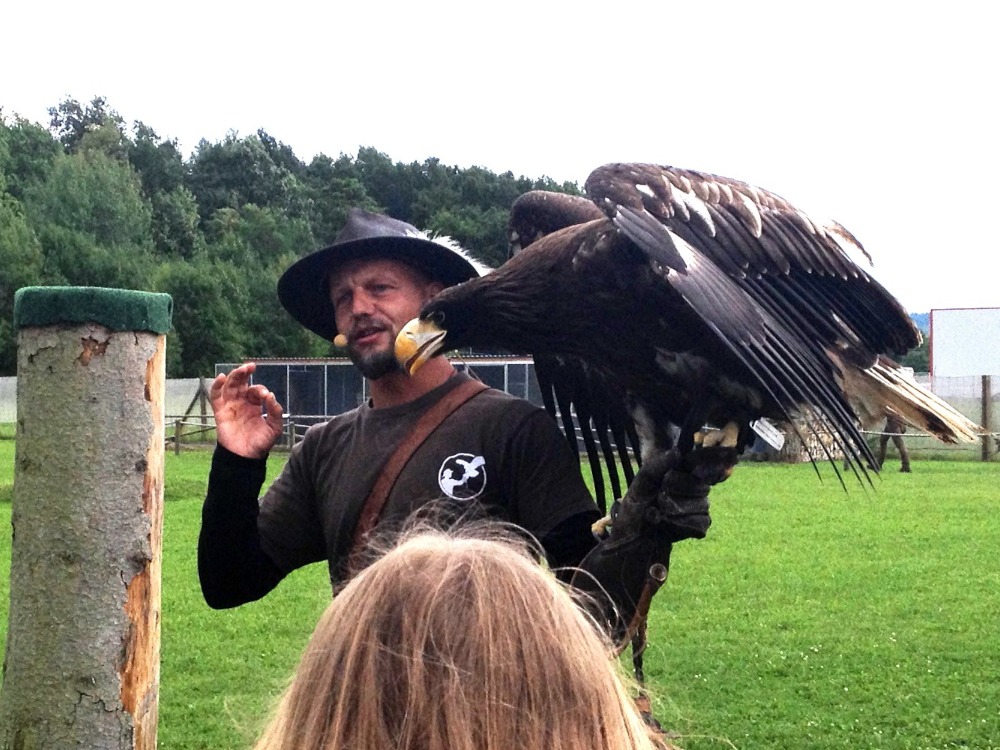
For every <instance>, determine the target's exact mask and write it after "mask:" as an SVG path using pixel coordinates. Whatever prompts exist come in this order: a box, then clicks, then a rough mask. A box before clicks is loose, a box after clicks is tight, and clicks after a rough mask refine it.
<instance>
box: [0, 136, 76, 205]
mask: <svg viewBox="0 0 1000 750" xmlns="http://www.w3.org/2000/svg"><path fill="white" fill-rule="evenodd" d="M0 143H2V144H3V145H2V147H0V173H2V174H3V175H4V181H5V183H6V189H7V191H8V192H9V193H10V194H11V195H12V196H13V197H15V198H17V199H18V200H20V199H22V198H23V197H24V191H25V189H26V188H27V187H28V186H30V185H35V184H38V183H39V182H42V181H43V180H45V178H46V177H47V176H48V173H49V171H50V170H51V168H52V164H53V162H54V161H55V159H56V157H57V156H59V155H60V152H61V148H60V146H59V142H58V141H56V140H55V139H54V138H53V137H52V134H51V133H49V132H48V131H47V130H46V129H45V128H43V127H41V126H40V125H35V124H34V123H30V122H28V121H27V120H24V119H22V118H15V119H14V120H13V121H12V122H10V123H8V122H7V121H5V120H4V119H2V118H0Z"/></svg>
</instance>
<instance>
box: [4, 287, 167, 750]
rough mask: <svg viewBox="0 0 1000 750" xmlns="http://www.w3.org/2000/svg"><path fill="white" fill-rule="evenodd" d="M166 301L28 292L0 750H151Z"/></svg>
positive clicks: (21, 344)
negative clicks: (123, 749) (126, 749)
mask: <svg viewBox="0 0 1000 750" xmlns="http://www.w3.org/2000/svg"><path fill="white" fill-rule="evenodd" d="M170 316H171V301H170V297H169V296H167V295H165V294H149V293H145V292H133V291H125V290H115V289H98V288H90V287H30V288H26V289H21V290H19V291H18V292H17V295H16V297H15V307H14V322H15V325H16V326H17V328H18V360H17V376H18V377H17V412H18V414H17V443H16V448H15V463H16V466H15V471H14V499H13V509H12V526H13V539H12V549H11V572H10V577H11V581H10V583H11V585H10V621H9V628H8V633H7V650H6V655H5V658H4V682H3V688H2V690H0V750H14V749H15V748H16V750H43V749H45V750H47V749H48V748H53V749H54V748H68V747H87V748H98V749H100V750H103V749H105V748H108V749H112V748H113V749H115V750H117V749H118V748H143V749H145V748H148V749H149V750H152V749H153V748H155V746H156V718H157V698H158V689H159V656H160V654H159V651H160V554H161V540H162V528H163V452H164V430H163V402H164V390H165V359H164V354H165V337H164V334H165V333H166V332H167V330H168V329H169V327H170Z"/></svg>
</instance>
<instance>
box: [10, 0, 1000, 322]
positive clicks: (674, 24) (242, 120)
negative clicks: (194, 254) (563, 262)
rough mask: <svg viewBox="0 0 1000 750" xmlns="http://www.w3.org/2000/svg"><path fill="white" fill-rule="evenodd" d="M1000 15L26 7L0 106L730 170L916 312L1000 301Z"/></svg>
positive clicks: (508, 162)
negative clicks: (998, 190)
mask: <svg viewBox="0 0 1000 750" xmlns="http://www.w3.org/2000/svg"><path fill="white" fill-rule="evenodd" d="M820 8H822V9H820ZM998 18H1000V11H998V10H996V9H994V7H993V6H992V4H990V3H981V2H975V3H973V2H971V1H966V0H958V1H957V2H956V1H954V0H953V1H952V2H950V3H947V4H943V3H933V4H932V3H924V2H920V3H902V2H899V3H896V2H892V3H885V2H883V3H879V2H876V0H867V1H866V2H854V1H853V0H849V1H847V2H843V1H840V0H838V1H837V2H827V3H822V4H820V3H806V2H777V1H776V0H758V1H757V2H729V1H728V0H722V1H717V2H697V1H696V0H695V1H694V2H692V0H686V1H685V2H683V3H681V2H673V1H671V0H660V1H658V2H657V1H652V0H651V1H650V2H628V0H615V2H612V3H607V4H597V3H587V2H582V1H581V0H575V1H573V2H547V1H546V0H534V1H533V2H522V1H521V0H512V1H510V2H495V3H491V4H487V3H475V2H461V3H458V2H444V1H443V0H425V1H424V2H408V3H379V2H375V1H373V0H368V1H367V2H365V1H364V0H355V1H354V2H350V3H346V2H337V0H334V2H328V3H322V4H321V3H317V2H312V1H311V0H310V1H309V2H305V1H303V0H284V1H283V2H276V3H269V4H261V3H256V2H240V3H235V2H220V1H217V0H202V1H201V2H191V1H190V0H174V2H170V3H157V4H155V5H153V4H150V3H142V2H135V1H134V0H132V2H119V1H118V0H115V1H113V2H100V0H96V1H95V2H90V3H80V2H63V1H62V0H58V1H57V2H40V3H28V2H20V3H17V4H15V5H14V7H13V8H7V9H5V10H4V12H3V26H4V30H3V34H2V39H3V52H4V54H3V56H4V69H5V70H4V73H3V76H2V77H0V106H2V107H3V111H4V113H5V114H7V115H11V114H13V113H15V112H16V113H18V114H20V115H22V116H24V117H26V118H28V119H29V120H32V121H37V122H41V123H46V122H47V115H46V110H47V108H48V107H50V106H54V105H56V104H58V103H59V101H61V100H62V99H63V98H65V97H66V96H70V97H73V98H76V99H78V100H79V101H81V102H89V101H90V99H92V98H93V97H94V96H96V95H100V96H104V97H105V98H106V99H107V101H108V104H109V105H110V106H111V107H112V108H114V109H115V110H117V111H118V112H119V113H120V114H121V115H122V116H123V117H124V118H125V120H126V121H128V122H131V121H133V120H142V121H143V122H145V123H146V124H147V125H149V126H151V127H152V128H153V129H155V130H156V131H157V133H158V134H159V135H160V136H161V137H169V138H176V139H178V141H179V142H180V145H181V149H182V151H183V153H184V154H185V156H187V155H189V154H190V153H191V151H192V150H193V149H194V148H195V147H196V145H197V143H198V141H199V140H200V139H202V138H206V139H208V140H209V141H218V140H221V139H222V138H224V137H225V136H226V134H227V132H228V131H230V130H232V131H235V132H236V133H238V134H239V135H241V136H242V135H249V134H252V133H254V132H256V130H257V129H258V128H264V129H265V130H267V131H268V132H269V133H270V134H271V135H272V136H274V137H275V138H277V139H278V140H281V141H283V142H285V143H286V144H288V145H289V146H291V147H292V148H293V149H294V150H295V152H296V154H297V155H298V156H299V157H300V158H302V159H304V160H306V161H308V160H309V159H310V158H311V157H312V156H313V155H314V154H316V153H320V152H323V153H326V154H329V155H331V156H336V155H338V154H340V153H347V154H355V153H356V152H357V149H358V147H359V146H373V147H375V148H377V149H378V150H380V151H382V152H384V153H386V154H388V155H389V156H390V157H391V158H392V159H393V160H395V161H404V162H410V161H414V160H416V161H423V160H424V159H426V158H428V157H432V156H433V157H437V158H439V159H440V160H441V161H442V162H444V163H446V164H455V165H458V166H461V167H469V166H472V165H480V166H483V167H486V168H488V169H491V170H493V171H495V172H505V171H507V170H511V171H513V172H514V173H515V174H523V175H527V176H529V177H538V176H541V175H548V176H550V177H552V178H554V179H556V180H559V181H563V180H574V181H577V182H580V183H581V184H582V182H583V181H584V180H585V179H586V177H587V174H588V173H589V172H590V170H591V169H593V168H594V167H596V166H598V165H600V164H604V163H606V162H611V161H650V162H657V163H661V164H672V165H674V166H678V167H685V168H689V169H697V170H701V171H707V172H713V173H716V174H722V175H726V176H729V177H734V178H737V179H741V180H745V181H747V182H751V183H754V184H757V185H759V186H761V187H764V188H767V189H769V190H772V191H774V192H776V193H778V194H779V195H782V196H783V197H785V198H787V199H788V200H791V201H793V202H795V203H798V204H799V205H800V206H801V207H803V208H805V209H806V210H808V211H809V212H811V213H815V214H817V215H822V216H826V217H830V218H833V219H836V220H837V221H839V222H840V223H842V224H844V225H845V226H846V227H847V228H848V229H850V230H851V231H852V232H853V233H854V234H855V235H856V236H857V237H858V238H859V239H860V240H861V242H862V243H863V244H864V245H865V247H866V248H867V249H868V250H869V252H870V253H871V254H872V256H873V257H874V259H875V267H874V270H873V273H874V275H875V276H876V278H878V279H879V280H880V281H882V282H883V283H884V284H885V285H886V286H887V287H888V288H889V289H890V291H892V292H893V293H895V295H896V296H897V297H898V298H899V299H900V301H901V302H902V303H903V304H904V306H906V307H907V308H908V309H910V310H911V311H912V312H926V311H928V310H930V309H931V308H943V307H998V306H1000V277H998V273H997V270H998V265H1000V263H998V261H997V255H998V254H997V250H998V246H997V241H996V240H995V238H994V237H992V235H991V233H990V230H989V226H991V224H992V218H993V216H994V208H993V204H994V200H995V194H994V193H995V187H994V180H995V178H996V175H997V174H998V167H1000V147H998V145H997V142H998V138H1000V115H998V102H997V101H996V100H997V91H998V89H1000V81H998V73H1000V62H998V57H997V52H996V49H997V35H998V32H1000V23H998ZM15 71H16V72H15Z"/></svg>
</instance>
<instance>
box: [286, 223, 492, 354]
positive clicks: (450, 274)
mask: <svg viewBox="0 0 1000 750" xmlns="http://www.w3.org/2000/svg"><path fill="white" fill-rule="evenodd" d="M359 258H388V259H389V260H398V261H400V262H402V263H406V264H407V265H410V266H413V267H414V268H416V269H418V270H419V271H422V272H423V273H424V274H426V275H427V276H428V278H430V279H433V280H434V281H439V282H441V283H442V284H444V285H445V286H452V285H454V284H459V283H461V282H463V281H467V280H469V279H472V278H475V277H476V276H479V275H480V270H479V269H477V267H476V266H475V265H474V262H473V261H472V259H471V258H468V257H466V256H465V255H464V254H462V251H461V250H460V249H459V248H458V247H457V246H454V247H453V246H450V245H447V244H444V243H443V242H436V241H434V240H431V239H429V238H428V237H427V235H425V234H424V233H423V232H421V231H420V230H418V229H417V228H416V227H414V226H412V225H410V224H407V223H406V222H405V221H399V220H398V219H393V218H391V217H389V216H384V215H383V214H373V213H369V212H368V211H363V210H362V209H360V208H352V209H351V210H350V211H349V212H348V214H347V224H346V225H345V226H344V228H343V230H341V232H340V234H338V235H337V237H336V239H335V240H334V241H333V244H332V245H330V246H329V247H324V248H323V249H322V250H317V251H316V252H314V253H312V254H311V255H307V256H306V257H304V258H302V259H301V260H298V261H296V262H295V263H293V264H292V265H291V266H290V267H289V268H288V270H287V271H285V273H283V274H282V276H281V278H280V279H278V299H279V300H280V301H281V305H282V307H284V308H285V309H286V310H288V312H289V313H291V315H292V317H293V318H295V319H296V320H297V321H298V322H299V323H301V324H302V325H304V326H305V327H306V328H308V329H309V330H310V331H312V332H313V333H317V334H319V335H320V336H322V337H323V338H325V339H326V340H328V341H330V340H332V339H333V337H334V336H336V335H337V323H336V321H335V320H334V314H333V303H332V302H331V301H330V288H329V279H330V274H331V273H332V272H333V271H334V270H336V269H337V268H338V267H339V266H341V265H343V264H344V263H347V262H348V261H351V260H356V259H359Z"/></svg>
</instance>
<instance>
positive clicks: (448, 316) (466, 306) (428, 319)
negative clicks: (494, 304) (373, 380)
mask: <svg viewBox="0 0 1000 750" xmlns="http://www.w3.org/2000/svg"><path fill="white" fill-rule="evenodd" d="M464 286H466V285H465V284H460V285H459V286H456V287H451V288H449V289H445V290H444V291H443V292H441V293H440V294H438V295H437V296H436V297H434V299H432V300H430V301H429V302H428V303H427V304H425V305H424V307H423V309H422V310H421V311H420V315H419V317H416V318H414V319H413V320H411V321H410V322H409V323H407V324H406V325H404V326H403V328H402V329H401V330H400V332H399V334H398V335H397V336H396V360H397V361H398V362H399V364H400V365H401V366H402V367H403V369H404V370H406V372H407V373H409V374H410V375H413V374H414V373H416V371H417V370H419V369H420V367H421V366H422V365H423V364H424V363H425V362H427V361H428V360H429V359H431V358H432V357H434V356H436V355H438V354H442V353H444V352H449V351H452V350H454V349H461V348H464V347H466V346H468V345H469V342H470V339H471V337H472V335H473V334H474V332H475V331H477V330H478V329H479V326H478V325H477V320H478V319H479V318H480V315H479V311H480V309H481V307H480V305H478V304H477V299H476V297H475V296H474V295H469V294H467V293H466V290H463V289H461V288H460V287H464ZM477 343H478V342H477Z"/></svg>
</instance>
